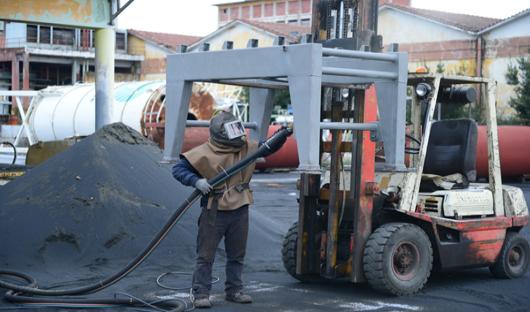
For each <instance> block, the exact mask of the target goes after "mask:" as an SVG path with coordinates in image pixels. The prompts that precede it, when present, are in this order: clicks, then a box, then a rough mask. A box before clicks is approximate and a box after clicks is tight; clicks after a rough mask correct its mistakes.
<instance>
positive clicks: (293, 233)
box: [282, 222, 320, 283]
mask: <svg viewBox="0 0 530 312" xmlns="http://www.w3.org/2000/svg"><path fill="white" fill-rule="evenodd" d="M297 245H298V222H295V223H293V225H292V226H291V228H290V229H289V231H287V234H286V235H285V237H284V239H283V246H282V260H283V265H284V267H285V270H286V271H287V273H289V274H290V275H291V276H292V277H294V278H296V279H297V280H299V281H301V282H305V283H310V282H315V281H318V280H320V278H319V276H318V275H306V274H304V275H300V274H296V249H297Z"/></svg>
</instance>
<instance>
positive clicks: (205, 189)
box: [195, 179, 212, 195]
mask: <svg viewBox="0 0 530 312" xmlns="http://www.w3.org/2000/svg"><path fill="white" fill-rule="evenodd" d="M195 188H196V189H198V190H199V191H201V193H202V195H206V194H208V193H210V191H211V190H212V186H211V185H210V184H209V183H208V181H207V180H206V179H199V180H197V182H195Z"/></svg>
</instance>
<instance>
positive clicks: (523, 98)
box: [505, 50, 530, 125]
mask: <svg viewBox="0 0 530 312" xmlns="http://www.w3.org/2000/svg"><path fill="white" fill-rule="evenodd" d="M529 53H530V50H529ZM516 62H517V64H513V63H511V64H509V65H508V69H507V71H506V75H505V77H506V80H507V82H508V84H509V85H513V86H515V88H514V92H515V96H513V97H511V98H510V101H509V102H508V104H509V105H510V106H511V107H512V108H513V109H515V110H516V111H517V114H518V119H519V120H520V121H521V122H522V123H523V124H525V125H530V57H523V56H522V57H520V58H518V59H517V61H516Z"/></svg>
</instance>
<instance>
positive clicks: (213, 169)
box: [182, 139, 258, 211]
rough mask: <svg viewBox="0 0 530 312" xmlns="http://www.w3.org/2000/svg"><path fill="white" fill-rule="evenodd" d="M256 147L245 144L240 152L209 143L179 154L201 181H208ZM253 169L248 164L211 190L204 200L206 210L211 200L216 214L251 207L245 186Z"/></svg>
mask: <svg viewBox="0 0 530 312" xmlns="http://www.w3.org/2000/svg"><path fill="white" fill-rule="evenodd" d="M257 146H258V144H257V143H256V142H252V141H250V142H249V141H247V143H246V144H245V145H243V146H242V147H240V148H237V147H230V146H224V145H220V144H218V143H215V142H214V141H212V140H211V139H209V140H208V142H206V143H203V144H201V145H199V146H197V147H195V148H193V149H191V150H189V151H187V152H185V153H183V154H182V156H183V157H184V158H186V160H187V161H188V162H189V163H190V164H191V166H192V167H193V168H195V170H197V172H198V173H199V174H200V175H201V176H202V177H203V178H206V179H208V180H210V179H211V178H213V177H215V176H216V175H218V174H219V173H222V172H223V171H224V170H226V169H228V168H230V167H232V166H233V165H234V164H236V163H237V162H239V161H241V160H242V159H243V158H245V157H246V156H247V154H248V153H249V152H252V151H254V150H256V148H257ZM255 166H256V164H255V163H252V164H251V165H249V166H248V167H246V168H245V169H243V170H242V171H240V172H239V173H237V174H235V175H233V176H232V177H231V178H229V179H228V180H226V181H225V182H224V183H222V184H219V185H217V186H215V187H214V190H213V191H212V192H210V194H209V196H208V206H207V208H208V209H210V208H211V207H212V204H213V202H214V200H217V210H224V211H226V210H235V209H238V208H240V207H242V206H244V205H250V204H252V203H253V202H254V201H253V197H252V191H251V190H250V188H249V187H248V183H249V182H250V179H251V178H252V173H253V172H254V167H255Z"/></svg>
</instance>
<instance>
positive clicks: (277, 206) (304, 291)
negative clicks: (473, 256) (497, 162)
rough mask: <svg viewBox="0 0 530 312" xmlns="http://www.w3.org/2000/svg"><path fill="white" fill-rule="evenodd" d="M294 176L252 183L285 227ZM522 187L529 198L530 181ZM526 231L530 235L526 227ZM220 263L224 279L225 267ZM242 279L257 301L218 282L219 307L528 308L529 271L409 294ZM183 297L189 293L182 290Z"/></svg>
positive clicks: (474, 275)
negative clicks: (243, 300) (226, 293)
mask: <svg viewBox="0 0 530 312" xmlns="http://www.w3.org/2000/svg"><path fill="white" fill-rule="evenodd" d="M296 178H297V175H295V174H292V173H273V174H256V175H255V176H254V179H253V183H252V187H253V189H254V195H255V204H254V207H253V208H252V209H256V210H259V211H262V212H266V213H267V215H268V216H270V217H271V218H273V219H274V220H275V221H276V222H278V223H280V224H281V225H282V226H283V227H285V231H287V229H288V227H289V226H290V225H291V224H292V223H293V222H294V221H295V220H296V219H297V213H298V210H297V209H298V206H297V202H296V196H297V193H296V186H295V180H296ZM518 186H519V187H522V188H523V189H524V191H525V196H526V200H527V201H528V202H530V184H520V185H518ZM523 231H524V234H525V236H526V237H527V238H529V239H530V232H529V231H528V228H526V229H525V230H523ZM255 243H257V242H250V241H249V244H255ZM280 244H281V242H278V248H281V245H280ZM278 261H279V262H281V259H278ZM217 267H218V268H219V269H218V270H217V272H216V273H218V275H219V276H220V277H221V282H222V281H223V279H224V277H223V274H222V271H221V270H220V269H221V268H222V267H219V266H217ZM244 280H245V282H246V284H247V285H246V291H247V292H248V293H249V294H250V295H252V296H253V298H254V303H253V304H252V305H237V304H233V303H228V302H226V301H224V299H223V285H222V283H217V284H215V285H214V288H213V291H212V295H213V296H212V299H213V303H214V306H215V311H285V312H292V311H452V312H456V311H530V296H529V293H528V290H529V289H530V274H526V275H525V276H524V277H523V278H520V279H517V280H499V279H495V278H493V277H492V275H491V274H490V272H489V270H488V269H487V268H485V269H484V268H483V269H473V270H463V271H457V272H449V273H439V274H436V275H433V276H431V278H430V279H429V282H428V283H427V285H426V286H425V288H424V289H423V290H422V291H421V292H420V293H419V294H416V295H414V296H409V297H390V296H386V295H381V294H378V293H376V292H374V291H373V290H371V289H370V287H368V286H367V285H353V284H350V283H347V282H329V281H328V282H323V283H319V284H304V283H300V282H298V281H297V280H295V279H294V278H292V277H290V276H289V274H287V273H286V272H285V271H283V270H279V271H278V272H248V273H245V274H244ZM184 285H185V283H184ZM179 296H180V297H186V296H187V295H186V294H185V293H184V292H182V293H180V294H179Z"/></svg>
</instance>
